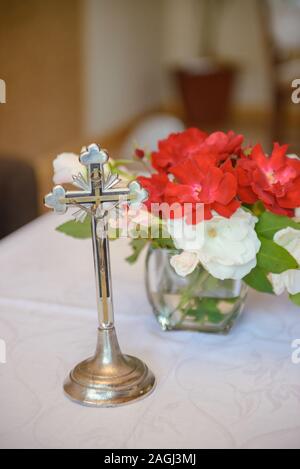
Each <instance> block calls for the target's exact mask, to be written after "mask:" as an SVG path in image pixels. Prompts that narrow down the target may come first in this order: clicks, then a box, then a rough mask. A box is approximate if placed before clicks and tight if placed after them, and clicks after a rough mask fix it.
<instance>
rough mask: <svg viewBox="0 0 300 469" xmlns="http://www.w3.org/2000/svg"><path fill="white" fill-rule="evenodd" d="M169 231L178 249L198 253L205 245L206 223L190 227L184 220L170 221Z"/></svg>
mask: <svg viewBox="0 0 300 469" xmlns="http://www.w3.org/2000/svg"><path fill="white" fill-rule="evenodd" d="M168 231H169V234H170V236H171V237H172V239H173V241H174V244H175V247H176V249H180V250H181V249H182V250H183V251H190V252H197V251H199V250H200V249H201V248H202V246H203V243H204V223H203V222H201V223H198V225H188V224H187V223H186V221H185V219H184V218H179V219H175V220H169V221H168Z"/></svg>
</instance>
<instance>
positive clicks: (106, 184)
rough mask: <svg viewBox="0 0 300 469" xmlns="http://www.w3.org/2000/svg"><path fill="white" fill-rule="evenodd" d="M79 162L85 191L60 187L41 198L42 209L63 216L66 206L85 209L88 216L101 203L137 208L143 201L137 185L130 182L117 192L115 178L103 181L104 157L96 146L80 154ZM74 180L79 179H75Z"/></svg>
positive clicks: (105, 153) (105, 158) (112, 176)
mask: <svg viewBox="0 0 300 469" xmlns="http://www.w3.org/2000/svg"><path fill="white" fill-rule="evenodd" d="M80 162H81V163H82V164H83V165H85V166H86V167H87V169H88V176H87V177H88V179H87V181H85V185H86V186H87V187H88V188H89V190H85V191H84V190H83V191H65V189H64V188H63V187H62V186H56V187H54V189H53V192H51V193H50V194H48V195H47V196H46V197H45V205H46V206H47V207H48V208H51V209H53V210H54V211H55V212H56V213H60V214H63V213H65V212H66V211H67V209H68V207H69V206H82V207H85V206H89V207H91V214H95V213H96V211H97V208H98V207H101V205H102V204H104V203H108V202H111V203H114V204H118V203H121V202H128V204H130V205H140V204H142V203H143V202H144V201H146V200H147V198H148V194H147V191H145V189H143V188H142V187H141V186H140V184H139V183H138V182H137V181H133V182H131V183H130V184H129V186H128V187H127V188H118V187H115V186H117V185H118V184H119V183H120V179H119V177H118V176H114V175H111V174H110V175H109V176H108V177H107V178H106V177H105V170H104V167H105V165H106V164H107V163H108V154H107V152H105V151H104V150H102V149H101V148H100V147H99V146H98V145H95V144H93V145H90V146H89V147H88V148H87V150H85V151H84V152H83V153H81V155H80ZM74 176H75V178H76V179H79V176H77V175H74Z"/></svg>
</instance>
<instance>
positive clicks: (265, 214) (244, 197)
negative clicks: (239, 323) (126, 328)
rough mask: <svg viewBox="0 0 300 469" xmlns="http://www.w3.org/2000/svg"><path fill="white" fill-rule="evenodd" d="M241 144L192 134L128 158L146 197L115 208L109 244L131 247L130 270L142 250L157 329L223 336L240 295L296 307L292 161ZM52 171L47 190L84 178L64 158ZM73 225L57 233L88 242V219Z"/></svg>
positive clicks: (299, 167)
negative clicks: (281, 299) (270, 297)
mask: <svg viewBox="0 0 300 469" xmlns="http://www.w3.org/2000/svg"><path fill="white" fill-rule="evenodd" d="M243 142H244V137H243V136H242V135H236V134H235V133H234V132H229V133H227V134H225V133H223V132H215V133H213V134H211V135H208V134H207V133H205V132H202V131H201V130H198V129H194V128H192V129H188V130H186V131H184V132H182V133H179V134H172V135H170V136H169V137H168V138H167V139H166V140H163V141H160V142H159V143H158V150H157V151H155V152H153V153H147V152H145V151H144V150H142V149H136V151H135V162H136V161H139V163H140V164H141V168H142V171H143V173H145V171H147V173H148V174H143V175H141V176H140V177H139V182H140V183H141V185H142V186H143V187H144V188H145V189H146V190H147V191H148V194H149V198H148V201H147V202H146V205H145V206H144V207H143V208H142V209H140V208H139V209H138V210H134V208H133V209H128V208H127V207H126V206H124V205H123V206H122V205H120V207H118V209H119V211H118V218H117V219H114V220H111V224H110V229H111V238H112V239H116V238H117V237H120V236H125V235H126V236H129V237H130V238H131V246H132V250H133V252H132V255H131V256H130V257H129V258H128V259H127V260H128V262H130V263H134V262H136V261H137V259H138V257H139V255H140V254H141V253H142V251H143V250H144V249H145V248H148V252H147V261H146V286H147V291H148V297H149V300H150V302H151V304H152V306H153V309H154V312H155V315H156V316H157V318H158V320H159V323H160V324H161V326H162V327H163V329H192V330H200V331H207V332H227V331H228V330H230V328H231V327H232V325H233V323H234V321H235V319H236V318H237V317H238V316H239V315H240V313H241V311H242V309H243V307H244V304H245V299H246V295H247V291H248V287H251V288H253V289H255V290H257V291H259V292H262V293H266V294H276V295H281V294H283V293H284V292H285V291H287V292H288V294H289V296H290V299H291V301H293V302H294V303H295V304H296V305H298V306H300V267H299V264H300V223H299V222H300V209H299V207H300V159H299V158H298V157H297V156H296V155H291V154H288V146H287V145H284V146H280V145H279V144H277V143H276V144H275V145H274V148H273V151H272V153H271V154H270V155H268V154H266V153H265V152H264V150H263V148H262V147H261V145H259V144H258V145H255V146H253V147H249V146H248V147H246V146H244V145H243ZM67 160H68V161H67ZM66 163H68V164H66ZM124 164H125V162H124V161H113V162H112V163H111V171H112V172H119V171H122V173H124V171H125V170H124V169H123V168H122V165H124ZM54 168H55V182H56V183H62V182H71V180H72V177H71V176H74V171H75V174H77V173H78V172H81V173H82V170H83V168H80V167H78V159H77V158H76V156H73V155H69V156H68V157H66V155H62V156H60V157H58V159H57V160H56V161H55V163H54ZM142 171H141V172H142ZM82 174H83V173H82ZM127 175H128V178H130V177H131V175H130V173H128V172H127ZM83 178H84V174H83ZM76 179H77V180H78V177H77V178H76ZM77 218H78V216H77ZM79 222H81V223H76V222H74V221H71V222H68V223H66V224H64V225H62V226H60V227H59V228H58V230H59V231H62V232H64V233H66V234H69V235H71V236H75V237H78V238H84V237H88V236H89V235H90V231H89V222H88V220H86V219H85V220H84V217H82V215H80V216H79Z"/></svg>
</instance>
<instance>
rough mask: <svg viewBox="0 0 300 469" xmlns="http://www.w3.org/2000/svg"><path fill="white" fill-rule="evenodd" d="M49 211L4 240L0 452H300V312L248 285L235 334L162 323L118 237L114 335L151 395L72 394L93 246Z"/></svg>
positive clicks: (88, 309)
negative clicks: (93, 399)
mask: <svg viewBox="0 0 300 469" xmlns="http://www.w3.org/2000/svg"><path fill="white" fill-rule="evenodd" d="M60 221H62V219H61V218H58V217H56V216H54V215H49V216H45V217H43V218H41V219H39V220H37V221H35V222H34V223H32V224H31V225H29V226H27V227H25V228H23V229H22V230H20V231H19V232H17V233H15V234H14V235H12V236H10V237H9V238H7V239H5V240H4V241H2V242H1V243H0V266H1V274H0V275H1V277H0V339H2V340H5V341H6V344H7V363H6V364H0V447H1V448H130V449H132V448H187V449H190V448H278V447H283V448H300V419H299V417H300V365H298V366H297V365H295V364H293V363H292V360H291V355H292V348H291V343H292V342H293V341H294V340H295V339H297V338H300V311H299V310H298V309H297V308H296V307H294V306H293V305H291V304H289V303H288V302H287V300H286V299H285V298H282V299H278V298H272V297H266V296H263V295H258V294H256V293H251V294H250V297H249V299H248V305H247V308H246V311H245V313H244V315H243V317H242V319H241V320H240V321H239V323H238V324H237V325H236V327H235V328H234V329H233V331H232V332H231V334H230V335H228V336H213V335H204V334H197V333H187V332H168V333H164V332H162V331H160V329H159V326H158V324H157V323H156V320H155V319H154V317H153V316H152V313H151V309H150V306H149V304H148V302H147V299H146V294H145V289H144V284H143V259H141V261H140V262H139V263H138V264H137V265H136V266H134V267H130V266H129V265H127V264H126V262H125V261H124V258H125V256H126V254H127V253H128V252H129V250H128V245H127V242H126V241H124V240H122V241H118V242H115V243H113V244H112V249H111V251H112V265H113V279H114V294H115V310H116V321H117V331H118V336H119V341H120V343H121V346H122V348H123V351H124V352H126V353H130V354H134V355H136V356H138V357H140V358H142V359H143V360H145V361H146V362H147V363H148V365H149V366H150V367H151V368H152V370H153V371H154V372H155V374H156V376H157V380H158V385H157V388H156V390H155V392H154V393H153V394H152V395H151V396H149V397H148V398H146V399H144V400H142V401H140V402H137V403H135V404H131V405H128V406H125V407H120V408H115V409H91V408H85V407H81V406H78V405H76V404H73V403H71V402H70V401H69V400H67V399H66V398H65V397H64V395H63V392H62V382H63V380H64V378H65V377H66V375H67V373H68V372H69V370H70V369H71V368H72V366H73V365H74V364H76V363H77V362H79V361H80V360H82V359H84V358H86V357H87V356H89V355H91V354H93V352H94V347H95V341H96V327H97V322H96V321H97V320H96V312H95V307H96V306H95V289H94V277H93V264H92V250H91V245H90V242H89V241H88V240H87V241H76V240H73V239H70V238H67V237H66V236H64V235H61V234H59V233H57V232H55V231H54V227H55V226H56V225H57V224H58V223H59V222H60Z"/></svg>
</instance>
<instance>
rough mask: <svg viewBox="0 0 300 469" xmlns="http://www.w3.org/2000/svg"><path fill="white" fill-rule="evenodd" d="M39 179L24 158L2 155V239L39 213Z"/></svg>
mask: <svg viewBox="0 0 300 469" xmlns="http://www.w3.org/2000/svg"><path fill="white" fill-rule="evenodd" d="M37 197H38V196H37V181H36V175H35V172H34V170H33V168H32V167H31V166H30V165H29V164H28V163H26V162H24V161H22V160H16V159H14V158H7V157H5V158H1V157H0V239H1V238H4V237H5V236H7V235H9V234H10V233H12V232H13V231H15V230H17V229H18V228H21V227H22V226H23V225H25V224H26V223H29V222H30V221H32V220H33V219H34V218H36V217H37V215H38V207H37Z"/></svg>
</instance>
